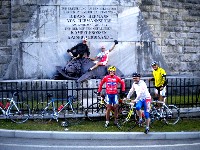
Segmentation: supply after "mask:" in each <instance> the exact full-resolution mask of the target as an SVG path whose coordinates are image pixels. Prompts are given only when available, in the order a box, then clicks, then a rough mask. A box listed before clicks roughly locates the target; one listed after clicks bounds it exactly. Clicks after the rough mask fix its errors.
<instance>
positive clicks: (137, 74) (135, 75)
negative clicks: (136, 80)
mask: <svg viewBox="0 0 200 150" xmlns="http://www.w3.org/2000/svg"><path fill="white" fill-rule="evenodd" d="M132 77H141V75H140V74H139V73H137V72H134V73H133V74H132Z"/></svg>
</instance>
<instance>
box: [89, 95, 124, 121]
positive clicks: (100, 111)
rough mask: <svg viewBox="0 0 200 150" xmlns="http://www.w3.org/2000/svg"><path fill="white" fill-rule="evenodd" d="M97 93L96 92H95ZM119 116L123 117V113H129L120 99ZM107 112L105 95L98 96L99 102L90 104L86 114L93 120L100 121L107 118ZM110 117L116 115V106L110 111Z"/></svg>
mask: <svg viewBox="0 0 200 150" xmlns="http://www.w3.org/2000/svg"><path fill="white" fill-rule="evenodd" d="M95 94H96V92H95ZM118 113H119V114H118V118H121V117H122V116H123V115H126V114H127V111H126V105H124V104H123V103H122V101H121V100H119V106H118ZM105 114H106V102H105V95H101V96H97V102H95V103H93V104H91V105H90V106H88V108H87V110H86V116H87V118H88V119H89V120H91V121H100V120H102V118H105ZM110 117H111V118H110V119H112V117H114V108H113V109H112V110H111V112H110Z"/></svg>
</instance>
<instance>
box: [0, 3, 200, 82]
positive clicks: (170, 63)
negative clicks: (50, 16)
mask: <svg viewBox="0 0 200 150" xmlns="http://www.w3.org/2000/svg"><path fill="white" fill-rule="evenodd" d="M58 1H62V0H41V1H37V0H23V1H21V0H1V1H0V78H2V79H3V78H4V77H5V76H8V77H9V75H8V74H11V73H12V75H13V76H14V77H15V78H16V79H18V78H21V77H22V76H21V74H23V69H22V67H21V66H22V61H21V60H20V58H22V57H21V55H22V53H20V51H19V49H21V46H22V45H20V44H19V43H20V41H21V40H22V35H24V34H30V33H28V32H25V29H26V28H27V26H29V25H30V24H31V23H35V22H30V19H31V18H32V19H34V18H33V16H34V14H33V13H34V12H35V11H36V10H37V6H38V4H42V5H45V3H55V2H58ZM108 2H109V1H108ZM116 2H118V1H116ZM119 2H120V1H119ZM133 2H134V3H135V1H134V0H131V1H127V3H128V5H129V6H131V4H130V3H133ZM137 2H138V5H139V8H140V10H141V12H142V16H143V17H144V19H145V21H146V22H147V25H148V28H149V30H150V31H151V34H152V35H153V38H154V40H155V41H156V45H157V46H158V49H159V52H158V53H160V54H161V55H160V57H161V58H162V59H164V61H165V62H166V64H167V67H168V68H169V70H170V74H172V75H189V76H190V75H191V76H200V69H199V67H198V64H199V63H200V46H199V45H200V36H199V35H200V34H199V32H200V23H199V22H200V12H199V10H200V1H199V0H138V1H137ZM11 5H12V6H11ZM32 32H34V30H32ZM35 36H37V34H36V35H35ZM144 36H145V35H144ZM141 40H142V37H141ZM118 54H119V53H118ZM8 68H9V70H11V72H10V71H8Z"/></svg>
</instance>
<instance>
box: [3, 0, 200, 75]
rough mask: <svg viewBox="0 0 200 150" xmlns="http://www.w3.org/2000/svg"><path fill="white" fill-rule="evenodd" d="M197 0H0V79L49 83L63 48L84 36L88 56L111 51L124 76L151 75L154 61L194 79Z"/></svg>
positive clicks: (61, 62) (199, 58)
mask: <svg viewBox="0 0 200 150" xmlns="http://www.w3.org/2000/svg"><path fill="white" fill-rule="evenodd" d="M199 8H200V1H199V0H184V1H183V0H180V1H168V0H162V1H161V0H151V1H150V0H142V1H141V0H129V1H127V0H120V1H119V0H101V1H96V0H85V1H82V0H76V1H70V0H68V1H66V0H42V1H36V0H35V1H33V0H23V1H17V0H1V2H0V12H4V13H2V14H1V15H0V31H1V32H0V58H1V59H0V79H49V78H52V77H53V76H54V74H55V73H56V69H55V66H65V64H66V62H67V61H68V60H69V59H70V57H69V56H68V55H67V54H66V51H67V49H69V48H71V47H72V46H74V45H76V44H77V43H79V42H81V39H82V38H83V37H88V39H89V40H88V45H89V47H90V52H91V55H90V56H91V57H94V56H95V55H96V54H97V53H98V52H99V51H100V47H101V46H102V45H104V46H105V47H106V48H107V49H109V48H111V46H112V44H113V43H112V42H113V40H114V39H117V40H118V41H119V44H118V45H117V46H116V48H115V49H114V51H113V52H111V54H110V61H109V65H115V66H117V67H118V68H119V69H120V70H121V71H123V73H124V75H125V76H129V75H130V74H131V73H132V72H134V71H138V72H140V73H142V74H143V75H147V74H151V67H150V63H151V61H153V60H157V61H158V62H159V63H160V65H161V66H162V67H163V68H165V69H166V71H167V73H168V74H172V75H190V76H200V68H199V67H198V65H197V64H199V63H200V50H199V47H200V42H199V37H200V36H199V30H200V26H199V21H200V15H199Z"/></svg>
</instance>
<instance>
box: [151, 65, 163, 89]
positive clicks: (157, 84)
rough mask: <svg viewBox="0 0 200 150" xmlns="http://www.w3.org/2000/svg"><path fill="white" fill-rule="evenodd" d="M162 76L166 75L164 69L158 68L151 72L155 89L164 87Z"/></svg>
mask: <svg viewBox="0 0 200 150" xmlns="http://www.w3.org/2000/svg"><path fill="white" fill-rule="evenodd" d="M163 75H166V72H165V70H164V69H162V68H160V67H158V69H157V70H153V77H154V79H155V81H154V82H155V87H160V86H164V85H165V82H166V81H165V77H163Z"/></svg>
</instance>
